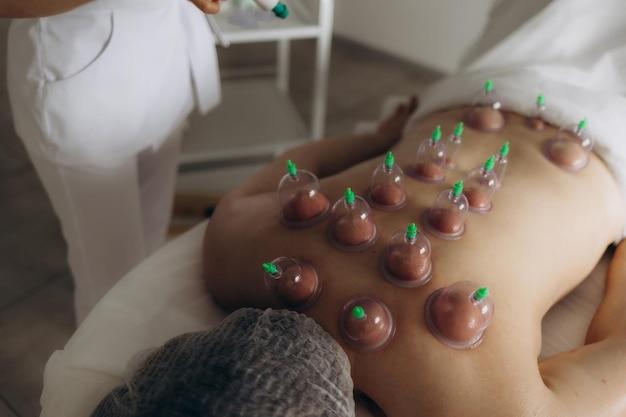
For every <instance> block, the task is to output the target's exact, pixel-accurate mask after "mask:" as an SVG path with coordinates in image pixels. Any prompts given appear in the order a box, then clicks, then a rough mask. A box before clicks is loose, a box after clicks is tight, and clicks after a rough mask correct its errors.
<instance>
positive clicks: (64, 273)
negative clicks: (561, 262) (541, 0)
mask: <svg viewBox="0 0 626 417" xmlns="http://www.w3.org/2000/svg"><path fill="white" fill-rule="evenodd" d="M7 29H8V21H7V20H1V19H0V80H5V79H6V65H5V64H6V63H5V62H4V61H5V59H6V58H5V57H6V34H7ZM313 47H314V45H313V44H312V43H310V42H307V41H299V42H297V43H296V44H295V45H294V47H293V62H292V65H293V67H292V68H293V70H292V86H291V87H292V94H293V96H294V97H295V101H296V104H297V106H298V108H299V110H300V111H301V112H302V113H303V116H304V117H305V118H308V113H309V95H310V88H311V87H310V86H311V76H312V72H311V67H312V65H311V64H312V61H313V56H314V53H313ZM226 52H227V53H224V52H222V53H221V56H220V59H221V61H222V65H223V66H224V67H228V66H231V65H245V64H247V63H248V62H250V61H254V60H256V61H255V62H258V61H259V60H262V59H267V57H270V58H272V59H273V55H272V52H273V51H272V49H270V47H269V46H261V47H254V48H250V47H248V48H246V47H238V48H232V50H229V51H226ZM269 62H271V61H269ZM435 77H436V74H433V73H430V72H428V71H425V70H423V69H419V68H416V67H415V66H412V65H408V64H406V63H403V62H401V61H397V60H395V59H391V58H389V57H385V56H382V55H380V54H377V53H374V52H372V51H369V50H367V49H363V48H360V47H357V46H355V45H354V44H352V43H348V42H346V41H337V42H335V45H334V51H333V56H332V68H331V77H330V94H329V116H328V121H327V124H328V128H327V131H328V134H331V135H332V134H338V133H342V132H347V131H349V130H350V128H351V126H352V125H353V124H354V122H355V121H357V120H359V119H368V118H373V117H375V116H376V115H377V113H378V110H379V107H380V103H381V100H382V99H383V98H384V97H385V96H387V95H389V94H408V93H411V92H414V91H416V90H418V89H419V88H420V87H421V86H422V85H424V83H425V82H427V81H429V80H432V79H434V78H435ZM73 330H74V324H73V313H72V283H71V278H70V274H69V271H68V269H67V265H66V262H65V244H64V242H63V238H62V236H61V233H60V228H59V225H58V223H57V221H56V219H55V216H54V213H53V212H52V209H51V207H50V204H49V203H48V200H47V197H46V195H45V194H44V192H43V189H42V187H41V185H40V184H39V181H38V179H37V176H36V174H35V172H34V171H33V168H32V166H31V165H30V163H29V161H28V158H27V156H26V153H25V151H24V149H23V147H22V145H21V142H20V141H19V139H18V138H17V137H16V135H15V133H14V131H13V128H12V123H11V115H10V108H9V103H8V98H7V92H6V85H5V83H4V82H0V417H15V416H19V417H31V416H36V415H38V414H39V411H40V408H39V395H40V393H41V387H42V372H43V368H44V365H45V363H46V361H47V359H48V357H49V356H50V354H51V353H52V352H53V351H54V350H56V349H59V348H62V347H63V345H64V343H65V341H66V340H67V339H68V337H69V336H70V335H71V334H72V332H73Z"/></svg>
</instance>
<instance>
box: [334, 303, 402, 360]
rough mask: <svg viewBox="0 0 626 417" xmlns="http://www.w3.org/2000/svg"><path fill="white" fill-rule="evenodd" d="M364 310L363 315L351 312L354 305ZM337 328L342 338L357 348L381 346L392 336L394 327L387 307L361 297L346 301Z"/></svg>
mask: <svg viewBox="0 0 626 417" xmlns="http://www.w3.org/2000/svg"><path fill="white" fill-rule="evenodd" d="M357 305H358V306H361V307H362V308H363V309H364V310H365V317H364V318H362V319H357V318H356V317H354V315H353V314H352V309H353V307H354V306H357ZM339 328H340V330H341V333H342V335H343V337H344V339H345V340H346V341H347V342H348V343H349V344H350V345H352V346H353V347H355V348H357V349H359V350H365V351H371V350H376V349H380V348H382V347H383V346H384V345H385V344H386V343H387V342H388V341H389V340H390V339H391V337H392V336H393V334H394V331H395V328H394V323H393V318H392V316H391V313H390V312H389V309H388V308H387V307H386V306H385V305H384V304H383V303H382V302H380V301H378V300H375V299H372V298H369V297H363V298H358V299H355V300H352V301H350V302H348V303H347V304H346V305H345V306H344V308H343V309H342V311H341V317H340V323H339Z"/></svg>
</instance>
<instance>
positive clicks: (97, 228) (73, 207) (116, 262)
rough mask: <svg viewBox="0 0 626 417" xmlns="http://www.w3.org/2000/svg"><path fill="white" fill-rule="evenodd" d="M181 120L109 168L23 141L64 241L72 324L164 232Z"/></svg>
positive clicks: (152, 248)
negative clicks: (79, 164)
mask: <svg viewBox="0 0 626 417" xmlns="http://www.w3.org/2000/svg"><path fill="white" fill-rule="evenodd" d="M181 136H182V126H181V128H180V129H178V130H177V131H176V132H175V133H174V134H173V135H172V136H171V137H170V138H169V139H168V140H167V141H166V142H165V143H163V145H162V146H161V147H160V148H158V149H154V150H153V149H151V148H150V149H145V150H144V151H142V152H140V153H139V154H138V155H136V156H135V157H131V158H128V159H126V160H124V161H121V163H120V165H118V166H115V167H111V168H76V167H67V166H64V165H60V164H58V163H55V162H53V161H51V160H49V159H48V158H46V157H45V156H43V155H42V154H41V153H40V152H36V151H33V149H32V148H31V146H32V145H33V144H29V141H27V140H26V141H24V142H25V144H26V148H27V149H28V151H29V155H30V157H31V160H32V162H33V164H34V166H35V169H36V171H37V173H38V175H39V178H40V180H41V181H42V183H43V185H44V188H45V190H46V192H47V194H48V196H49V198H50V200H51V202H52V206H53V208H54V211H55V212H56V214H57V216H58V218H59V220H60V222H61V227H62V230H63V235H64V237H65V240H66V242H67V246H68V250H69V253H68V262H69V266H70V269H71V272H72V274H73V277H74V288H75V290H74V303H75V311H76V320H77V323H80V322H82V320H83V319H84V318H85V317H86V316H87V314H88V313H89V311H90V310H91V309H92V308H93V306H94V305H95V304H96V303H97V302H98V301H99V300H100V298H102V296H103V295H104V294H105V293H106V292H107V291H108V290H109V289H110V288H111V287H112V286H113V285H114V284H115V283H116V282H117V281H118V280H119V279H120V278H122V277H123V276H124V275H125V274H126V273H127V272H129V271H130V270H131V269H132V268H133V267H134V266H135V265H137V264H138V263H139V262H141V261H142V260H143V259H144V258H145V257H146V256H148V255H149V254H150V253H152V252H154V251H155V250H156V249H158V248H159V247H160V246H161V245H162V244H163V243H164V242H165V239H166V235H167V230H168V225H169V219H170V217H171V210H172V201H173V194H174V188H175V183H176V171H177V165H178V155H179V151H180V141H181Z"/></svg>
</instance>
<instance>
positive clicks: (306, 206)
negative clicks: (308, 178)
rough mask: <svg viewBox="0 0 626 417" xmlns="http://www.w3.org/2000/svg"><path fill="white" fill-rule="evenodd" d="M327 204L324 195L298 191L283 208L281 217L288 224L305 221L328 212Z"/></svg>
mask: <svg viewBox="0 0 626 417" xmlns="http://www.w3.org/2000/svg"><path fill="white" fill-rule="evenodd" d="M328 206H329V202H328V199H327V198H326V196H324V194H322V193H319V192H313V193H310V192H308V191H305V190H301V191H298V192H297V193H295V194H294V196H293V197H292V198H291V199H290V200H289V201H287V203H286V204H285V205H284V207H283V216H284V217H285V219H286V220H287V221H289V222H302V221H307V220H311V219H313V218H315V217H316V216H319V215H320V214H322V213H324V212H325V211H326V210H328Z"/></svg>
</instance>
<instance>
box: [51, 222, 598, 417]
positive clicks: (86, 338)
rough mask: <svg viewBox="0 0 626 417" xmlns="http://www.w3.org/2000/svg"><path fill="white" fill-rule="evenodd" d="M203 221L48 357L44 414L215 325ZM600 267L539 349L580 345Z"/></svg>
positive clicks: (75, 410) (107, 386)
mask: <svg viewBox="0 0 626 417" xmlns="http://www.w3.org/2000/svg"><path fill="white" fill-rule="evenodd" d="M205 226H206V225H205V223H203V224H201V225H198V226H197V227H195V228H194V229H193V230H191V231H189V232H188V233H186V234H185V235H183V236H181V237H179V238H178V239H175V240H174V241H172V242H170V243H169V244H168V245H166V246H165V247H164V248H162V249H161V250H159V251H158V252H157V253H155V254H154V255H153V256H151V257H150V258H148V259H147V260H146V261H145V262H143V263H142V264H141V265H139V266H138V267H137V268H136V269H135V270H133V271H132V272H131V273H130V274H128V275H127V276H126V277H125V278H123V279H122V280H121V281H120V282H119V283H118V284H117V285H116V286H115V287H114V288H113V289H112V290H111V291H110V292H109V293H108V294H107V295H106V296H105V297H104V298H103V299H102V301H101V302H100V303H98V304H97V305H96V307H95V309H94V310H93V311H92V312H91V314H90V315H89V316H88V317H87V319H86V320H85V321H84V322H83V324H82V325H81V326H80V327H79V328H78V330H77V331H76V333H75V334H74V335H73V336H72V338H71V339H70V340H69V342H68V343H67V345H66V346H65V348H64V349H63V350H60V351H57V352H55V353H54V354H53V355H52V357H51V358H50V360H49V361H48V364H47V366H46V370H45V375H44V390H43V394H42V397H41V405H42V408H43V410H42V413H41V415H42V416H43V417H86V416H89V415H90V413H91V411H92V410H93V409H94V408H95V407H96V405H97V404H98V402H99V401H100V400H101V399H102V397H104V395H105V394H106V393H107V392H108V391H110V390H111V389H112V388H113V387H115V386H117V385H118V384H120V383H122V382H123V380H124V375H126V372H127V371H126V368H127V365H128V364H129V362H131V361H132V359H133V358H134V357H135V356H136V355H137V354H138V353H141V352H143V351H145V349H149V348H153V347H157V346H159V345H161V344H162V343H163V342H165V341H166V340H168V339H170V338H172V337H174V336H176V335H178V334H181V333H185V332H192V331H199V330H206V329H208V328H211V327H212V326H215V325H216V324H217V323H219V321H220V320H221V319H222V318H223V317H224V313H223V312H221V311H220V310H219V309H218V308H217V307H216V306H215V305H214V304H213V303H212V301H211V300H210V298H208V297H207V296H206V295H205V293H204V291H203V286H202V282H201V279H200V271H201V248H202V236H203V232H204V228H205ZM605 271H606V266H605V263H604V262H603V263H601V264H600V266H599V267H598V268H596V270H594V272H593V273H592V275H591V277H590V278H589V279H587V280H586V281H585V282H584V283H583V284H582V285H581V286H579V287H578V288H577V289H576V291H574V292H573V293H572V294H570V295H569V296H568V297H567V298H565V299H564V300H562V301H561V302H560V303H559V304H558V305H557V306H555V307H554V308H553V309H552V310H551V311H550V313H549V314H548V316H547V317H546V319H545V320H544V330H543V335H544V341H543V352H542V354H543V355H546V356H548V355H552V354H554V353H556V352H559V351H564V350H568V349H571V348H573V347H576V346H579V345H581V344H582V342H583V340H584V336H585V331H586V329H587V326H588V324H589V322H590V320H591V317H592V316H593V313H594V311H595V308H596V306H597V303H598V302H599V300H600V298H601V295H602V291H603V283H604V275H605ZM361 412H362V411H361ZM361 415H363V416H365V415H366V414H361Z"/></svg>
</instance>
